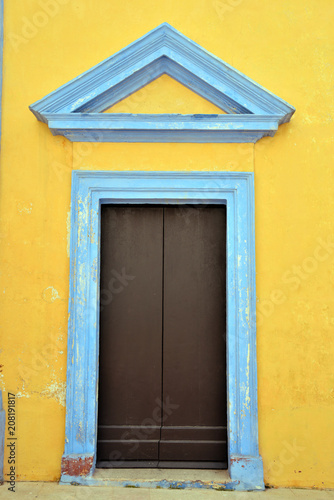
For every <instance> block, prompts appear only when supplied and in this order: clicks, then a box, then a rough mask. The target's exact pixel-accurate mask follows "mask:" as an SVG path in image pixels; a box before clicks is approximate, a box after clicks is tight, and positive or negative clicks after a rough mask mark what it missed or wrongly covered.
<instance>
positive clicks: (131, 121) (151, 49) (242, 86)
mask: <svg viewBox="0 0 334 500" xmlns="http://www.w3.org/2000/svg"><path fill="white" fill-rule="evenodd" d="M163 74H167V75H169V76H170V77H172V78H174V79H175V80H177V81H179V82H180V83H182V84H183V85H185V86H186V87H188V88H189V89H190V90H192V91H194V92H196V93H197V94H199V95H200V96H202V97H203V98H205V99H207V100H209V101H210V102H212V103H213V104H215V105H216V106H218V107H219V108H221V109H222V111H223V112H224V113H227V114H223V113H222V114H221V115H217V114H212V115H198V114H196V115H178V114H163V115H161V114H155V115H144V114H143V115H133V114H113V113H108V115H104V114H102V112H103V111H105V110H107V109H108V108H110V107H111V106H112V105H114V104H115V103H117V102H119V101H120V100H122V99H124V98H125V97H127V96H129V95H130V94H132V93H133V92H136V91H137V90H139V89H140V88H142V87H143V86H145V85H147V84H148V83H150V82H151V81H152V80H154V79H156V78H158V77H160V76H161V75H163ZM30 109H31V111H32V112H33V113H34V114H35V116H36V117H37V118H38V120H40V121H42V122H45V123H47V124H48V126H49V128H50V130H51V131H52V133H53V134H54V135H64V136H65V137H67V138H68V139H70V140H71V141H94V142H108V141H110V142H256V141H257V140H258V139H260V138H261V137H263V136H266V135H271V136H272V135H274V134H275V131H276V130H277V128H278V126H279V125H280V124H281V123H285V122H288V121H289V120H290V118H291V116H292V114H293V113H294V111H295V109H294V108H293V107H292V106H290V105H289V104H288V103H286V102H285V101H283V100H282V99H280V98H279V97H277V96H275V95H274V94H272V93H271V92H269V91H268V90H265V89H264V88H263V87H261V86H260V85H258V84H257V83H255V82H254V81H252V80H251V79H249V78H248V77H246V76H245V75H243V74H242V73H240V72H239V71H237V70H235V69H234V68H232V67H231V66H229V65H228V64H226V63H224V62H223V61H222V60H220V59H218V58H217V57H215V56H214V55H212V54H210V53H209V52H207V51H206V50H205V49H203V48H202V47H200V46H199V45H198V44H196V43H195V42H193V41H192V40H190V39H189V38H187V37H185V36H184V35H182V34H181V33H180V32H178V31H177V30H175V29H174V28H173V27H172V26H170V25H169V24H167V23H163V24H162V25H160V26H158V27H157V28H155V29H154V30H152V31H150V32H149V33H147V34H146V35H145V36H143V37H142V38H139V39H138V40H136V41H135V42H133V43H132V44H130V45H128V46H127V47H125V48H124V49H122V50H121V51H119V52H117V53H116V54H114V55H113V56H111V57H109V58H108V59H106V60H105V61H103V62H101V63H100V64H98V65H97V66H94V67H93V68H92V69H90V70H88V71H86V72H85V73H83V74H82V75H80V76H78V77H77V78H75V79H74V80H72V81H70V82H68V83H67V84H65V85H63V86H62V87H60V88H58V89H57V90H55V91H54V92H52V93H51V94H49V95H47V96H46V97H44V98H43V99H41V100H40V101H37V102H35V103H34V104H32V105H31V106H30Z"/></svg>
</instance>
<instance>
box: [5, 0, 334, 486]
mask: <svg viewBox="0 0 334 500" xmlns="http://www.w3.org/2000/svg"><path fill="white" fill-rule="evenodd" d="M333 15H334V4H333V2H332V0H307V1H305V0H294V2H291V1H290V0H271V1H270V2H269V1H266V2H263V1H260V0H220V1H215V0H191V1H190V0H184V1H183V2H180V1H178V0H168V1H167V0H161V1H159V2H156V1H153V0H141V1H133V0H129V1H127V2H109V1H108V0H100V1H99V2H95V1H94V0H30V1H29V2H22V1H21V0H11V1H10V2H5V15H4V32H5V34H4V72H3V95H2V139H1V147H2V150H1V170H0V222H1V227H0V245H1V271H2V272H1V277H0V293H1V297H2V300H1V312H0V314H1V319H2V320H1V325H0V327H1V364H3V365H4V366H3V369H2V373H1V374H0V375H1V386H2V389H3V391H4V392H5V393H7V392H8V391H9V392H13V393H16V395H17V435H18V445H17V453H18V461H17V472H18V479H21V480H50V481H53V480H57V479H58V478H59V476H60V460H61V455H62V453H63V447H64V438H65V436H64V429H65V383H66V340H67V338H66V335H67V301H68V283H69V258H68V244H69V231H70V227H69V218H68V214H69V208H70V188H71V185H70V183H71V171H72V169H99V170H103V169H106V170H180V171H181V170H182V171H190V170H217V171H218V170H234V171H254V172H255V182H256V214H255V216H256V242H257V243H256V251H257V257H256V265H257V283H256V284H257V296H258V307H257V315H258V385H259V440H260V453H261V455H262V457H263V461H264V468H265V482H266V484H268V485H275V486H277V485H278V486H299V487H316V488H325V487H327V488H330V487H334V461H333V453H334V434H333V429H332V427H333V420H334V401H333V388H334V375H333V369H332V366H333V359H334V343H333V341H332V337H333V331H334V308H333V287H334V237H333V229H334V228H333V225H334V224H333V223H334V215H333V214H334V196H333V194H334V193H333V185H334V178H333V177H334V176H333V172H332V161H333V153H334V151H333V149H334V147H333V132H334V127H333V115H334V104H333V102H334V101H333V94H332V92H333V63H334V43H333V42H334V35H333V28H332V19H333ZM164 21H167V22H169V23H170V24H171V25H172V26H174V27H175V28H176V29H178V30H179V31H181V32H182V33H184V34H185V35H187V36H188V37H189V38H191V39H193V40H194V41H196V42H197V43H199V44H200V45H202V46H203V47H204V48H206V49H207V50H209V51H210V52H212V53H214V54H215V55H217V56H218V57H220V58H222V59H223V60H224V61H226V62H228V63H229V64H231V65H232V66H234V67H235V68H236V69H238V70H240V71H242V72H243V73H245V74H246V75H247V76H249V77H251V78H253V79H254V80H255V81H257V82H258V83H260V84H261V85H263V86H264V87H265V88H267V89H269V90H271V91H272V92H274V93H275V94H276V95H278V96H279V97H281V98H283V99H285V100H286V101H288V102H289V103H290V104H292V105H293V106H295V107H296V109H297V111H296V113H295V115H294V116H293V118H292V121H291V123H289V124H286V125H283V126H281V127H280V128H279V130H278V132H277V134H276V136H275V137H273V138H265V139H262V140H261V141H260V142H259V143H257V144H256V145H255V146H253V145H252V144H246V145H238V144H89V143H75V144H72V143H70V142H68V141H67V140H66V139H64V138H62V137H61V138H59V137H53V136H52V135H51V133H50V132H49V130H48V128H47V126H46V125H44V124H42V123H40V122H38V121H37V120H36V118H35V117H34V116H33V115H32V113H31V112H30V111H29V110H28V106H29V104H31V103H33V102H34V101H36V100H37V99H40V98H42V97H43V96H45V95H46V94H47V93H49V92H51V91H52V90H54V89H56V88H57V87H58V86H60V85H62V84H64V83H66V82H67V81H69V80H70V79H72V78H74V77H76V76H77V75H78V74H80V73H81V72H83V71H85V70H87V69H89V68H90V67H91V66H93V65H94V64H97V63H99V62H100V61H102V60H103V59H105V58H106V57H108V56H109V55H111V54H113V53H114V52H116V51H117V50H119V49H121V48H122V47H124V46H125V45H127V44H129V43H130V42H132V41H133V40H135V39H136V38H138V37H140V36H141V35H143V34H145V33H146V32H147V31H149V30H151V29H152V28H154V27H156V26H157V25H158V24H160V23H162V22H164ZM215 110H216V108H215V106H214V105H212V104H210V103H208V102H206V101H204V100H203V99H201V98H200V97H199V96H197V95H194V94H193V93H191V92H190V91H189V90H187V89H185V88H183V87H182V86H181V85H180V84H178V83H176V82H174V81H173V80H172V79H170V78H169V77H167V76H163V77H161V78H160V79H159V80H157V81H156V82H153V83H151V84H150V85H148V86H147V87H146V88H144V89H142V90H141V91H139V92H137V93H136V94H133V95H132V96H130V97H128V98H127V99H126V100H124V101H123V102H121V103H119V104H117V105H115V106H114V107H113V108H112V109H111V110H109V112H113V111H119V112H132V113H137V112H153V113H154V112H158V113H159V112H160V113H162V112H180V113H198V112H202V113H212V112H215ZM6 401H7V399H6V394H4V402H5V405H6ZM5 463H6V456H5ZM7 467H8V465H7ZM6 472H7V470H6V469H5V473H6Z"/></svg>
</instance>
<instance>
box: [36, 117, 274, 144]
mask: <svg viewBox="0 0 334 500" xmlns="http://www.w3.org/2000/svg"><path fill="white" fill-rule="evenodd" d="M44 117H45V120H46V123H47V124H48V126H49V128H50V130H51V132H52V133H53V134H54V135H64V136H65V137H67V138H68V139H69V140H71V141H91V142H136V141H137V140H138V138H140V141H141V142H256V141H257V140H259V139H261V137H264V136H268V135H270V136H273V135H274V134H275V132H276V130H277V127H278V122H279V120H280V118H281V117H280V116H279V115H274V116H273V115H224V114H222V115H201V114H197V115H178V114H147V115H145V114H137V115H131V114H125V113H124V114H116V113H115V114H113V113H107V114H102V115H101V114H100V113H85V114H84V115H83V114H78V113H67V114H57V113H54V114H49V113H46V114H45V115H44ZM78 124H79V125H78ZM78 126H80V127H83V128H82V129H78ZM180 132H182V134H181V135H180Z"/></svg>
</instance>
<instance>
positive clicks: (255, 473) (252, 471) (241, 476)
mask: <svg viewBox="0 0 334 500" xmlns="http://www.w3.org/2000/svg"><path fill="white" fill-rule="evenodd" d="M230 474H231V478H232V479H233V478H238V481H240V482H242V483H244V484H245V485H249V486H250V487H251V488H250V489H256V490H258V489H260V490H264V482H263V462H262V458H261V457H260V456H258V457H246V456H239V455H233V456H231V458H230Z"/></svg>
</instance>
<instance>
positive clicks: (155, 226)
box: [97, 206, 163, 461]
mask: <svg viewBox="0 0 334 500" xmlns="http://www.w3.org/2000/svg"><path fill="white" fill-rule="evenodd" d="M162 221H163V209H162V208H156V207H145V206H140V207H117V206H102V214H101V318H100V325H101V327H100V329H101V335H100V377H99V402H101V404H99V428H98V449H97V454H98V460H103V461H104V460H109V459H110V456H112V459H113V460H117V459H119V460H127V459H129V460H130V459H131V460H137V459H143V460H145V459H158V443H159V438H160V413H161V411H160V410H159V412H158V414H157V411H156V407H157V403H156V400H157V399H158V400H160V398H161V363H162V360H161V350H162V345H161V342H162V322H161V318H162V251H163V247H162V244H163V238H162V236H163V224H162ZM155 423H156V425H155V426H154V424H155ZM148 424H149V425H150V427H147V425H148ZM110 454H112V455H110ZM117 457H118V458H117Z"/></svg>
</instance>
